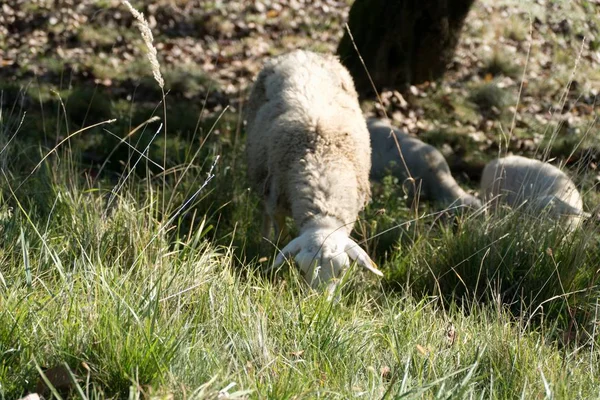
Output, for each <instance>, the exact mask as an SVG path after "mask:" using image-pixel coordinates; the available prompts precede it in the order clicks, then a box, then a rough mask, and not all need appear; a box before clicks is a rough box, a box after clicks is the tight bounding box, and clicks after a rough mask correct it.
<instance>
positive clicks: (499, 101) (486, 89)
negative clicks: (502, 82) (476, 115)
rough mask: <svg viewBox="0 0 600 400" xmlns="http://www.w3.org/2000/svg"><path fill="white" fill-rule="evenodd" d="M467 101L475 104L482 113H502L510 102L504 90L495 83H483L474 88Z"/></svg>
mask: <svg viewBox="0 0 600 400" xmlns="http://www.w3.org/2000/svg"><path fill="white" fill-rule="evenodd" d="M469 100H470V101H472V102H473V103H475V104H476V105H477V106H478V107H479V109H480V110H482V111H491V110H494V109H495V110H498V111H502V110H503V109H504V108H505V107H506V106H508V105H509V104H510V102H511V99H510V96H509V94H508V93H507V91H506V89H504V88H501V87H499V86H498V84H497V83H495V82H490V83H484V84H480V85H477V86H475V87H474V88H473V89H472V92H471V94H470V96H469Z"/></svg>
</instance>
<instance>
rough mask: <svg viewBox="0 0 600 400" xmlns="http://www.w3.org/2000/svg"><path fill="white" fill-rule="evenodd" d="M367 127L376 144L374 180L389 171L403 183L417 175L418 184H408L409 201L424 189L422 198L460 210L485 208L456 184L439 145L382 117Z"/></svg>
mask: <svg viewBox="0 0 600 400" xmlns="http://www.w3.org/2000/svg"><path fill="white" fill-rule="evenodd" d="M367 127H368V129H369V133H370V135H371V146H372V156H371V162H372V167H371V174H370V176H371V179H373V180H375V181H379V180H381V179H382V178H383V177H385V176H386V175H387V174H388V173H389V172H391V173H392V174H393V175H394V176H396V177H398V178H399V179H400V181H401V182H405V181H406V180H407V179H409V178H410V177H412V178H414V179H415V182H414V185H412V184H411V185H407V187H408V191H409V193H408V194H409V199H408V200H409V203H412V202H413V200H414V197H415V193H414V189H415V188H416V189H419V188H420V193H419V195H420V196H419V197H420V198H423V199H427V200H431V201H432V202H435V203H438V204H439V205H441V206H443V207H444V208H446V207H452V208H453V209H455V210H458V209H464V208H465V207H471V208H479V207H481V201H479V199H477V198H476V197H475V196H472V195H470V194H468V193H467V192H465V191H464V190H463V189H462V188H461V187H460V186H459V185H458V183H456V180H454V178H453V177H452V173H451V172H450V167H449V166H448V163H447V162H446V159H445V158H444V156H443V155H442V153H440V152H439V151H438V150H437V149H436V148H435V147H433V146H431V145H428V144H426V143H424V142H422V141H421V140H419V139H417V138H416V137H413V136H410V135H408V134H406V133H404V132H402V131H401V130H400V129H397V128H394V127H393V126H391V125H390V124H389V123H388V122H386V121H384V120H381V119H377V118H370V119H369V120H368V121H367ZM394 136H395V138H396V140H394ZM396 142H397V144H396ZM400 154H402V156H400Z"/></svg>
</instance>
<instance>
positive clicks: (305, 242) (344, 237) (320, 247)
mask: <svg viewBox="0 0 600 400" xmlns="http://www.w3.org/2000/svg"><path fill="white" fill-rule="evenodd" d="M286 257H290V258H293V259H294V261H295V262H296V264H297V265H298V267H299V269H300V271H301V273H302V276H304V279H306V281H307V282H308V284H309V285H310V286H311V287H312V288H313V289H316V288H319V287H321V286H322V285H323V284H328V285H329V288H328V290H329V291H331V290H332V289H334V288H335V286H336V284H337V283H336V282H337V281H338V280H339V279H340V278H341V277H342V274H343V272H344V271H345V270H346V269H347V268H348V267H349V266H350V264H351V262H352V261H356V262H357V263H358V265H360V266H362V267H364V268H366V269H368V270H369V271H371V272H373V273H374V274H376V275H379V276H383V274H382V273H381V271H380V270H378V269H377V266H376V265H375V263H374V262H373V261H372V260H371V259H370V258H369V256H368V255H367V253H366V252H365V251H364V250H363V249H362V248H361V247H360V246H359V245H358V244H357V243H356V242H355V241H354V240H352V239H351V238H350V237H349V236H348V234H347V233H346V232H345V231H344V230H340V229H338V230H331V229H326V228H322V227H317V228H314V227H313V228H310V229H307V230H305V231H304V232H303V233H301V235H300V236H298V237H297V238H295V239H294V240H292V241H291V242H290V243H288V245H287V246H285V247H284V248H283V250H281V252H280V253H279V255H278V256H277V258H276V259H275V262H274V263H273V268H277V267H279V266H280V265H281V264H283V263H284V262H285V260H286Z"/></svg>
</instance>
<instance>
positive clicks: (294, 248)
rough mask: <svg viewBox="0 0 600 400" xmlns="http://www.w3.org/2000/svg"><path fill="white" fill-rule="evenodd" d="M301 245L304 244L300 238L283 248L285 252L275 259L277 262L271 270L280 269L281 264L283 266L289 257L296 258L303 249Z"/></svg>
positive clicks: (282, 251)
mask: <svg viewBox="0 0 600 400" xmlns="http://www.w3.org/2000/svg"><path fill="white" fill-rule="evenodd" d="M301 243H302V240H301V239H300V238H299V237H297V238H296V239H294V240H292V241H291V242H289V243H288V244H287V246H285V247H284V248H283V250H281V251H280V252H279V254H278V255H277V258H276V259H275V261H274V262H273V265H272V266H271V269H273V268H277V267H279V266H280V265H281V264H283V263H284V262H285V260H286V258H287V257H296V254H298V252H299V251H300V249H302V244H301Z"/></svg>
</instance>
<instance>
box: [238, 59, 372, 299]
mask: <svg viewBox="0 0 600 400" xmlns="http://www.w3.org/2000/svg"><path fill="white" fill-rule="evenodd" d="M357 98H358V97H357V94H356V91H355V89H354V84H353V82H352V78H351V77H350V74H349V73H348V71H347V70H346V69H345V68H344V67H342V65H341V64H340V63H339V61H338V60H337V59H336V58H334V57H333V56H327V55H318V54H315V53H311V52H307V51H301V50H298V51H293V52H291V53H288V54H285V55H282V56H279V57H276V58H273V59H271V60H269V61H268V62H267V63H266V65H265V66H264V68H263V70H262V71H261V72H260V73H259V75H258V77H257V79H256V82H255V84H254V87H253V89H252V92H251V94H250V98H249V101H248V104H247V111H246V112H247V114H246V118H247V135H248V137H247V150H246V153H247V158H248V175H249V178H250V181H251V183H252V185H253V187H254V189H255V190H256V191H257V192H258V193H259V194H261V195H262V200H263V203H264V206H265V221H264V224H263V230H264V231H263V233H264V235H265V236H268V235H269V231H270V225H271V221H272V222H273V224H274V227H275V236H276V238H277V236H278V235H280V234H282V233H283V234H285V217H286V216H292V217H293V219H294V221H295V223H296V226H297V227H298V229H299V236H298V237H297V238H295V239H293V240H292V241H291V242H290V243H288V245H287V246H285V247H284V248H283V250H281V252H280V254H279V256H278V257H277V258H276V260H275V262H274V264H273V267H277V266H279V265H281V264H282V263H283V262H284V261H285V257H288V256H290V257H294V259H295V261H296V263H297V264H298V266H299V268H300V270H301V271H302V274H303V275H304V277H305V279H306V280H307V281H308V282H309V284H310V285H311V286H312V287H313V288H316V287H318V286H320V285H321V284H322V283H329V290H330V291H331V290H333V289H334V288H335V286H336V285H337V280H338V279H337V278H339V277H340V276H341V274H342V272H343V271H344V270H345V269H346V268H347V267H348V266H349V265H350V260H355V261H356V262H357V263H358V264H359V265H361V266H363V267H365V268H367V269H368V270H370V271H372V272H374V273H375V274H377V275H382V274H381V272H380V271H379V270H378V269H377V268H376V266H375V264H374V263H373V262H372V261H371V259H370V258H369V256H368V255H367V253H365V251H364V250H363V249H361V248H360V247H359V246H358V244H357V243H355V242H354V241H353V240H352V239H350V237H349V235H350V232H351V231H352V228H353V226H354V223H355V221H356V220H357V218H358V213H359V211H360V210H361V209H362V208H363V207H364V206H365V204H366V203H367V201H368V200H369V198H370V194H371V193H370V187H369V170H370V167H371V158H370V157H371V147H370V145H369V132H368V131H367V127H366V124H365V120H364V118H363V116H362V113H361V109H360V107H359V104H358V99H357Z"/></svg>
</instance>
